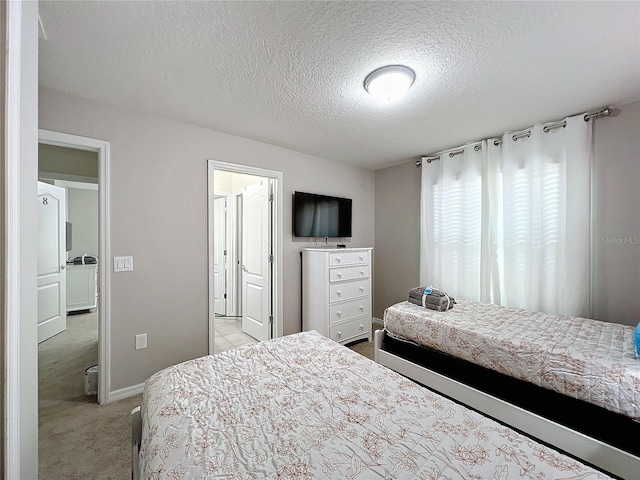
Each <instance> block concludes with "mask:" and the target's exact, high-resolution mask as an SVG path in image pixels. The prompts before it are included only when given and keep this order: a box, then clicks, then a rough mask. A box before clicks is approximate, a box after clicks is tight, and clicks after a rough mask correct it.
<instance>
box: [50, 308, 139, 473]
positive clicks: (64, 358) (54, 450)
mask: <svg viewBox="0 0 640 480" xmlns="http://www.w3.org/2000/svg"><path fill="white" fill-rule="evenodd" d="M97 321H98V319H97V315H96V314H95V313H89V314H81V315H69V316H68V317H67V330H65V331H64V332H62V333H60V334H58V335H56V336H55V337H52V338H50V339H48V340H45V341H44V342H42V343H41V344H40V345H39V348H38V362H39V366H38V377H39V388H38V396H39V397H38V400H39V422H40V424H39V442H38V443H39V454H38V456H39V461H40V464H39V478H40V480H48V479H51V480H76V479H77V480H80V479H83V480H89V479H92V480H102V479H104V480H107V479H108V480H111V479H127V478H131V469H130V465H131V464H130V457H131V453H130V449H129V445H130V442H131V440H130V439H131V425H130V420H129V414H130V412H131V409H133V408H134V407H135V406H137V405H139V404H140V397H141V395H137V396H136V397H132V398H128V399H125V400H122V401H120V402H115V403H112V404H109V405H98V404H97V403H96V395H91V396H87V395H85V394H84V371H85V369H86V368H88V367H90V366H92V365H94V364H96V363H97V360H98V323H97Z"/></svg>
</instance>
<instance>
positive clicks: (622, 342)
mask: <svg viewBox="0 0 640 480" xmlns="http://www.w3.org/2000/svg"><path fill="white" fill-rule="evenodd" d="M456 302H457V303H456V305H455V306H454V307H453V308H452V309H451V310H448V311H446V312H436V311H434V310H427V309H425V308H423V307H420V306H417V305H413V304H411V303H409V302H402V303H398V304H396V305H393V306H391V307H389V308H387V309H386V311H385V313H384V325H385V328H386V329H387V331H389V332H390V333H392V334H395V335H397V336H399V337H401V338H405V339H408V340H411V341H413V342H415V343H417V344H419V345H424V346H427V347H431V348H433V349H435V350H439V351H442V352H446V353H448V354H450V355H453V356H456V357H460V358H463V359H465V360H468V361H470V362H473V363H476V364H478V365H482V366H483V367H487V368H490V369H493V370H496V371H498V372H501V373H504V374H506V375H510V376H512V377H515V378H519V379H521V380H525V381H528V382H531V383H534V384H536V385H538V386H541V387H545V388H547V389H550V390H554V391H556V392H560V393H563V394H565V395H569V396H571V397H574V398H579V399H581V400H584V401H586V402H590V403H593V404H595V405H598V406H601V407H604V408H606V409H608V410H611V411H613V412H616V413H620V414H622V415H625V416H628V417H631V418H634V419H640V360H638V359H637V358H636V357H635V353H634V342H633V330H634V328H633V327H631V326H627V325H620V324H616V323H609V322H602V321H598V320H590V319H586V318H578V317H565V316H559V315H549V314H545V313H540V312H531V311H527V310H521V309H517V308H508V307H501V306H497V305H488V304H483V303H478V302H473V301H469V300H464V299H459V300H458V299H456Z"/></svg>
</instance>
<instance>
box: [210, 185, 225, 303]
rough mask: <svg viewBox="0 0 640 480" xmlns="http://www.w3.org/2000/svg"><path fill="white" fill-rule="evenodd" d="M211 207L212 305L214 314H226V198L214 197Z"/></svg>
mask: <svg viewBox="0 0 640 480" xmlns="http://www.w3.org/2000/svg"><path fill="white" fill-rule="evenodd" d="M213 209H214V214H213V218H214V228H213V230H214V238H213V278H214V292H213V306H214V313H215V314H216V315H227V241H226V239H227V198H226V197H218V198H216V199H215V200H214V201H213Z"/></svg>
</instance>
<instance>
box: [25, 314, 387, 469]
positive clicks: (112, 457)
mask: <svg viewBox="0 0 640 480" xmlns="http://www.w3.org/2000/svg"><path fill="white" fill-rule="evenodd" d="M97 322H98V318H97V315H96V314H95V313H89V314H81V315H70V316H68V317H67V330H66V331H64V332H63V333H60V334H59V335H56V336H55V337H52V338H50V339H48V340H45V341H44V342H42V343H41V344H40V345H39V348H38V361H39V368H38V374H39V389H38V395H39V406H40V409H39V421H40V426H39V459H40V465H39V478H40V480H49V479H51V480H81V479H82V480H119V479H128V478H131V450H130V446H131V423H130V414H131V410H132V409H133V408H135V407H136V406H138V405H140V401H141V397H142V395H136V396H134V397H130V398H127V399H125V400H121V401H119V402H114V403H110V404H108V405H98V404H97V403H96V396H95V395H90V396H88V395H85V394H84V371H85V369H86V368H88V367H90V366H92V365H94V364H96V363H97V359H98V324H97ZM375 328H381V325H378V324H374V330H375ZM350 348H351V349H353V350H354V351H356V352H358V353H360V354H362V355H364V356H366V357H369V358H373V343H372V342H359V343H355V344H353V345H351V346H350Z"/></svg>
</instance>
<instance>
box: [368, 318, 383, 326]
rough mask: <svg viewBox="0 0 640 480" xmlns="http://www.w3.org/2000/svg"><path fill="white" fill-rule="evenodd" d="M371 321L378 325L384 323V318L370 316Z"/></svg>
mask: <svg viewBox="0 0 640 480" xmlns="http://www.w3.org/2000/svg"><path fill="white" fill-rule="evenodd" d="M371 323H379V324H380V325H384V320H382V319H380V318H376V317H371Z"/></svg>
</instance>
